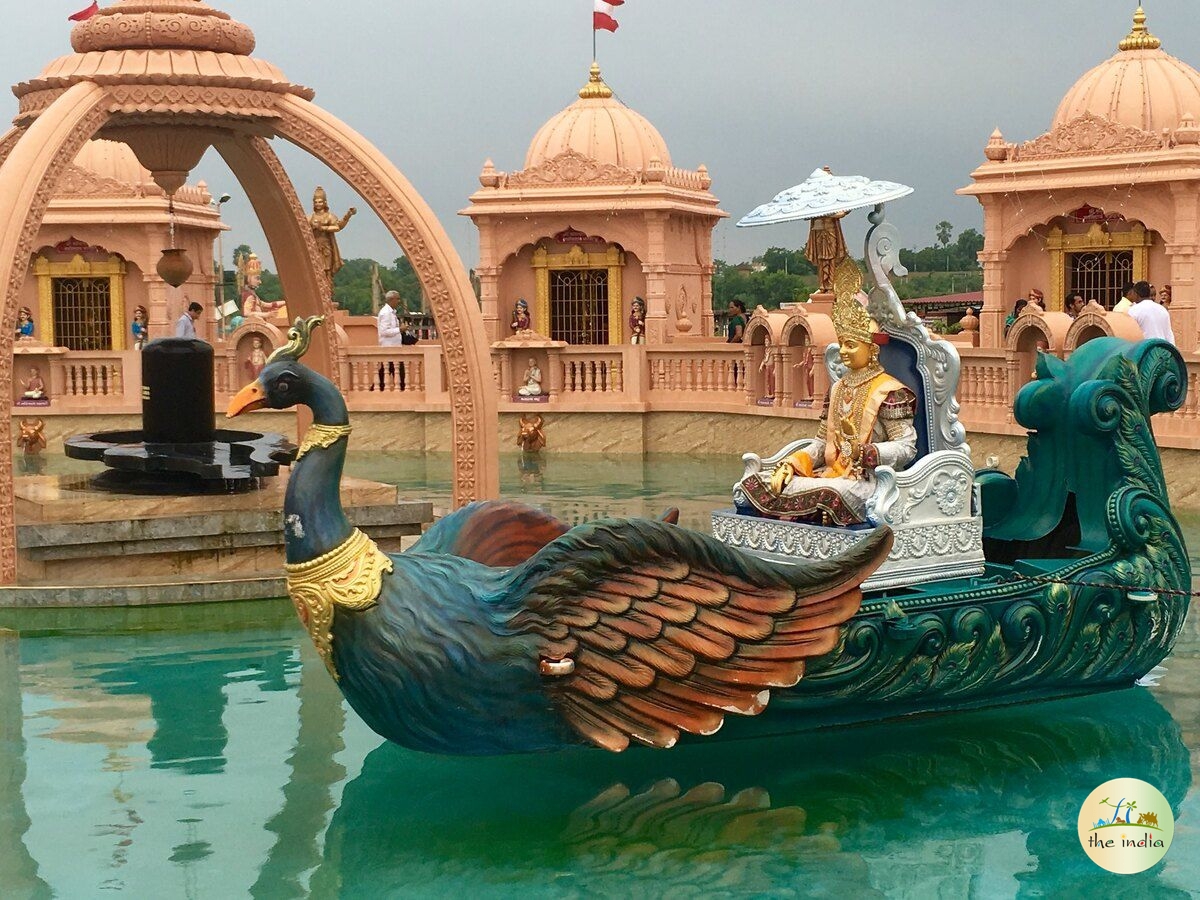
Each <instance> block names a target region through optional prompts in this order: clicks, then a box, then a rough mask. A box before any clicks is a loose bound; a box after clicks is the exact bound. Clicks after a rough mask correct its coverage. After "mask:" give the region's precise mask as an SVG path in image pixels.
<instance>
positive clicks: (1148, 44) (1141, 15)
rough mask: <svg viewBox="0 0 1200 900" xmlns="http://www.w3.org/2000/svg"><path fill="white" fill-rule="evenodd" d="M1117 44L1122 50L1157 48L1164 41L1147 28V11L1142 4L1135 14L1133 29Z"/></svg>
mask: <svg viewBox="0 0 1200 900" xmlns="http://www.w3.org/2000/svg"><path fill="white" fill-rule="evenodd" d="M1117 46H1118V47H1120V48H1121V49H1122V50H1157V49H1158V48H1159V47H1161V46H1162V41H1160V40H1159V39H1158V38H1156V37H1155V36H1154V35H1152V34H1151V33H1150V30H1149V29H1148V28H1146V11H1145V10H1144V9H1142V8H1141V7H1140V6H1139V7H1138V8H1137V12H1135V13H1134V14H1133V30H1132V31H1130V32H1129V34H1127V35H1125V37H1124V38H1123V39H1122V41H1121V43H1120V44H1118V45H1117Z"/></svg>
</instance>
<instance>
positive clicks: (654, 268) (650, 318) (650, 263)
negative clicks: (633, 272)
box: [642, 212, 675, 344]
mask: <svg viewBox="0 0 1200 900" xmlns="http://www.w3.org/2000/svg"><path fill="white" fill-rule="evenodd" d="M666 228H667V214H666V213H659V212H648V213H646V236H647V247H646V250H647V253H646V258H645V259H644V260H642V272H644V273H645V275H646V343H647V344H665V343H666V342H667V337H668V335H670V334H672V333H673V332H674V330H675V329H674V327H673V325H672V324H671V323H670V322H669V319H668V316H667V265H666V254H667V248H666Z"/></svg>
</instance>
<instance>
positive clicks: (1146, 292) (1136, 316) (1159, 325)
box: [1129, 281, 1175, 345]
mask: <svg viewBox="0 0 1200 900" xmlns="http://www.w3.org/2000/svg"><path fill="white" fill-rule="evenodd" d="M1134 290H1135V291H1136V292H1137V296H1138V301H1137V303H1135V304H1133V306H1131V307H1129V315H1130V317H1131V318H1132V319H1133V321H1135V322H1137V323H1138V325H1140V326H1141V328H1142V335H1143V336H1144V337H1146V338H1159V339H1160V340H1164V341H1169V342H1170V343H1171V344H1172V345H1174V343H1175V331H1174V329H1172V328H1171V313H1170V312H1168V311H1167V308H1166V307H1164V306H1163V305H1162V304H1160V303H1157V302H1156V301H1155V300H1154V297H1153V296H1152V295H1153V292H1152V291H1151V289H1150V283H1149V282H1147V281H1139V282H1138V283H1137V284H1136V285H1135V286H1134Z"/></svg>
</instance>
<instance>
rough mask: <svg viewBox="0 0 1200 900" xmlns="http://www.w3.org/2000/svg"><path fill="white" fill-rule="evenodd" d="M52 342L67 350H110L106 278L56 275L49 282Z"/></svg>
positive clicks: (108, 294)
mask: <svg viewBox="0 0 1200 900" xmlns="http://www.w3.org/2000/svg"><path fill="white" fill-rule="evenodd" d="M51 295H52V298H53V304H54V336H55V342H56V343H57V344H58V345H59V346H61V347H67V348H68V349H70V350H111V349H112V348H113V346H112V334H113V331H112V317H111V310H112V292H111V280H110V279H108V278H55V279H53V280H52V284H51Z"/></svg>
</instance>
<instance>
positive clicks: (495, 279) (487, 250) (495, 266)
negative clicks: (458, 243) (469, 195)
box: [475, 218, 508, 341]
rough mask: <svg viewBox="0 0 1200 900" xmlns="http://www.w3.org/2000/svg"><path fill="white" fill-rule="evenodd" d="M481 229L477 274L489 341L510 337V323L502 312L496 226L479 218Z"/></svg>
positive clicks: (478, 224)
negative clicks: (504, 319)
mask: <svg viewBox="0 0 1200 900" xmlns="http://www.w3.org/2000/svg"><path fill="white" fill-rule="evenodd" d="M475 224H476V227H478V229H479V264H478V265H477V266H476V267H475V275H476V276H477V277H478V278H479V305H480V309H481V311H482V312H483V330H484V332H485V333H486V334H487V339H488V340H489V341H500V340H503V339H504V338H506V337H508V328H507V327H505V326H506V325H507V324H508V323H506V322H504V321H502V318H501V314H500V272H501V267H500V262H501V261H500V260H499V259H497V258H496V227H495V224H494V223H493V222H491V221H490V220H488V219H484V218H480V219H477V220H476V222H475Z"/></svg>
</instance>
